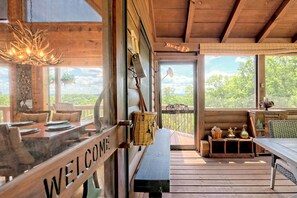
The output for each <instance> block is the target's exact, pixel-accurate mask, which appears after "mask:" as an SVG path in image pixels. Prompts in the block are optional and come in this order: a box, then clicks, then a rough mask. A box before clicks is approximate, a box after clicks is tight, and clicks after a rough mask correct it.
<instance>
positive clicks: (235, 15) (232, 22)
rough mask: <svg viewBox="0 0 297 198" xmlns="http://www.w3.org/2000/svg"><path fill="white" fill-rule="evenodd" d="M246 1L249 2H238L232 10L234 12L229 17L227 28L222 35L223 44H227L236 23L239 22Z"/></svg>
mask: <svg viewBox="0 0 297 198" xmlns="http://www.w3.org/2000/svg"><path fill="white" fill-rule="evenodd" d="M246 1H247V0H237V1H236V3H235V5H234V7H233V9H232V12H231V14H230V16H229V19H228V21H227V23H226V26H225V27H224V31H223V33H222V35H221V43H225V42H226V40H227V39H228V37H229V35H230V33H231V31H232V29H233V27H234V25H235V22H236V21H237V19H238V17H239V14H240V13H241V11H242V9H243V7H244V4H245V2H246Z"/></svg>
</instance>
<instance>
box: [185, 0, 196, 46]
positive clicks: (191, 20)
mask: <svg viewBox="0 0 297 198" xmlns="http://www.w3.org/2000/svg"><path fill="white" fill-rule="evenodd" d="M195 4H196V0H190V1H189V11H188V20H187V28H186V33H185V43H188V42H189V40H190V36H191V32H192V26H193V23H194V14H195V8H196V6H195Z"/></svg>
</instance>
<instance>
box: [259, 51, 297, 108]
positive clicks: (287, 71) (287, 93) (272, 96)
mask: <svg viewBox="0 0 297 198" xmlns="http://www.w3.org/2000/svg"><path fill="white" fill-rule="evenodd" d="M265 72H266V75H265V76H266V97H268V98H269V100H272V101H273V102H274V104H275V105H274V107H281V108H296V107H297V57H295V56H266V68H265Z"/></svg>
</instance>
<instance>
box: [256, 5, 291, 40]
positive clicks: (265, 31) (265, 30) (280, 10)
mask: <svg viewBox="0 0 297 198" xmlns="http://www.w3.org/2000/svg"><path fill="white" fill-rule="evenodd" d="M294 2H295V0H284V1H283V2H282V4H281V5H280V6H279V7H278V9H277V10H276V11H275V13H274V14H273V15H272V17H271V18H270V19H269V21H268V23H266V25H265V26H264V28H263V29H262V30H261V31H260V33H259V34H258V35H257V43H261V42H263V40H264V39H265V38H266V37H267V36H268V35H269V34H270V32H271V31H272V30H273V28H274V27H275V26H276V25H277V22H278V21H279V19H280V18H281V17H282V16H284V15H285V14H286V12H287V10H288V9H289V8H290V5H292V4H293V3H294Z"/></svg>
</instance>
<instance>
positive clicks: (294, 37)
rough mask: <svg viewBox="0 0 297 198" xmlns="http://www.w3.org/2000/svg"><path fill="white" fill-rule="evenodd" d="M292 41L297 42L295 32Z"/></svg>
mask: <svg viewBox="0 0 297 198" xmlns="http://www.w3.org/2000/svg"><path fill="white" fill-rule="evenodd" d="M292 43H297V34H295V36H293V38H292Z"/></svg>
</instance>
